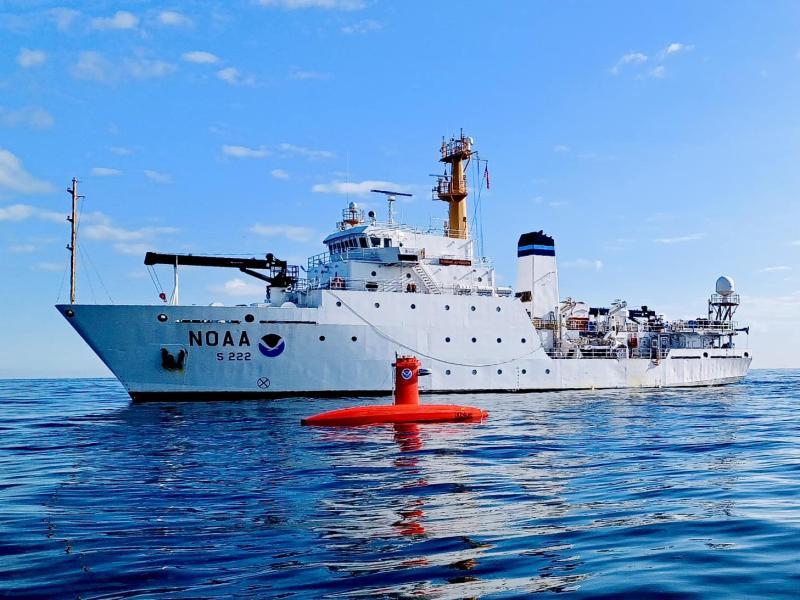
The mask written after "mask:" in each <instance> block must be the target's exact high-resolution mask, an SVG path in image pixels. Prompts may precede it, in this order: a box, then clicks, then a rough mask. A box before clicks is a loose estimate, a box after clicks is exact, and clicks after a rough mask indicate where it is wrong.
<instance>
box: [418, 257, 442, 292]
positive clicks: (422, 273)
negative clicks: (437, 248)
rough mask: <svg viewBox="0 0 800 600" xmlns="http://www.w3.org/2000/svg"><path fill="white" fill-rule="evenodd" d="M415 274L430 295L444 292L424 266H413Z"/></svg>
mask: <svg viewBox="0 0 800 600" xmlns="http://www.w3.org/2000/svg"><path fill="white" fill-rule="evenodd" d="M413 271H414V273H416V274H417V277H419V278H420V280H421V281H422V283H423V285H424V286H425V288H426V289H427V290H428V293H429V294H441V293H442V290H441V288H439V285H438V284H437V283H436V282H435V281H434V280H433V277H431V276H430V275H429V274H428V270H427V269H426V268H425V267H423V266H422V264H416V265H414V266H413Z"/></svg>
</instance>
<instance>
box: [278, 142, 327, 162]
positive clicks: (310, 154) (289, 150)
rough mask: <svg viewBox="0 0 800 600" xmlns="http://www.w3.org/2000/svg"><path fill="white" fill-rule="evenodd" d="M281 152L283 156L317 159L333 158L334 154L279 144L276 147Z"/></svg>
mask: <svg viewBox="0 0 800 600" xmlns="http://www.w3.org/2000/svg"><path fill="white" fill-rule="evenodd" d="M278 148H279V149H280V151H281V152H284V153H285V154H293V155H296V156H302V157H304V158H310V159H318V158H333V157H334V154H333V152H331V151H330V150H315V149H313V148H306V147H305V146H296V145H294V144H281V145H280V146H278Z"/></svg>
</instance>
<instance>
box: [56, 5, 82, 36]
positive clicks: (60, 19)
mask: <svg viewBox="0 0 800 600" xmlns="http://www.w3.org/2000/svg"><path fill="white" fill-rule="evenodd" d="M80 14H81V13H80V11H77V10H74V9H72V8H53V9H51V10H50V13H49V15H50V18H51V19H52V20H53V21H54V22H55V24H56V28H57V29H58V30H59V31H66V30H67V29H69V28H70V27H71V26H72V24H73V23H74V22H75V19H77V18H78V17H79V16H80Z"/></svg>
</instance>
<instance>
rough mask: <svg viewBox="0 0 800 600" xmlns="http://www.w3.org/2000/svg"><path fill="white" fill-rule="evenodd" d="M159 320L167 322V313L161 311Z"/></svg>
mask: <svg viewBox="0 0 800 600" xmlns="http://www.w3.org/2000/svg"><path fill="white" fill-rule="evenodd" d="M70 316H71V315H70ZM158 320H159V321H161V322H162V323H166V322H167V315H165V314H164V313H161V314H160V315H158Z"/></svg>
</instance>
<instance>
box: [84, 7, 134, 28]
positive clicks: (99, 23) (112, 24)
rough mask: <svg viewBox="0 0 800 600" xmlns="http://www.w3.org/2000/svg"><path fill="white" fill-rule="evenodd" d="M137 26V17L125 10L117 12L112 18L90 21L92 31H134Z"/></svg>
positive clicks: (98, 18)
mask: <svg viewBox="0 0 800 600" xmlns="http://www.w3.org/2000/svg"><path fill="white" fill-rule="evenodd" d="M138 24H139V17H137V16H136V15H134V14H133V13H129V12H128V11H126V10H118V11H117V12H116V13H114V16H112V17H97V18H94V19H92V23H91V26H92V29H98V30H101V31H104V30H109V29H135V28H136V26H137V25H138Z"/></svg>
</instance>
